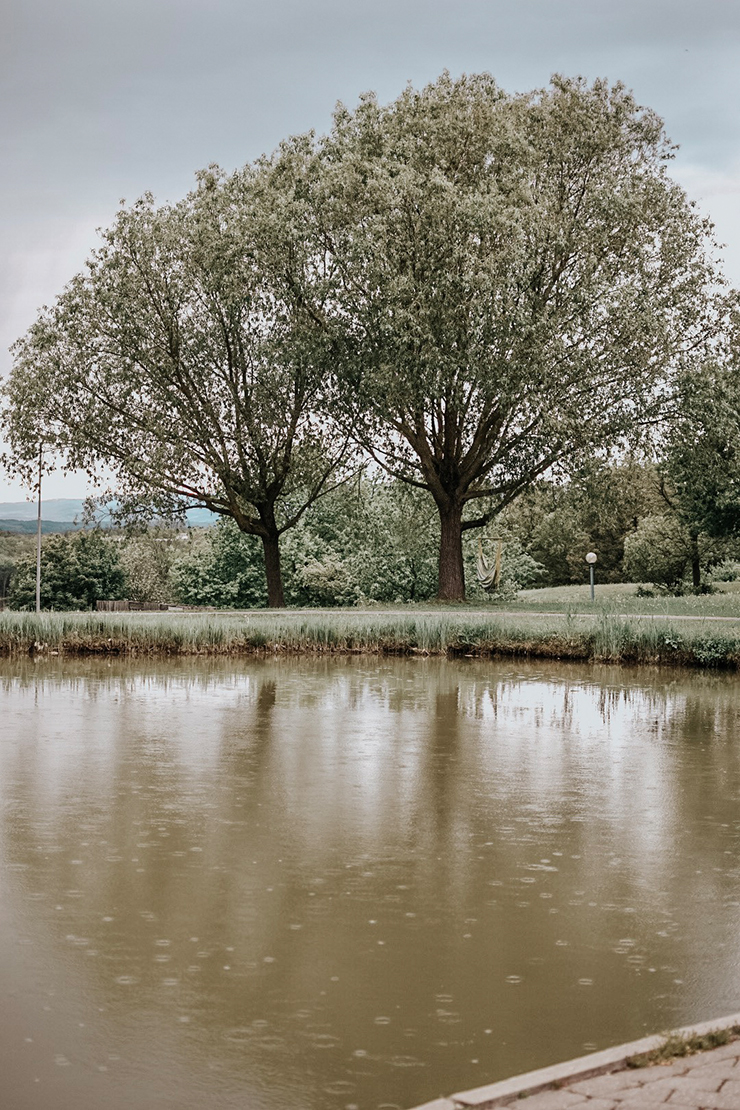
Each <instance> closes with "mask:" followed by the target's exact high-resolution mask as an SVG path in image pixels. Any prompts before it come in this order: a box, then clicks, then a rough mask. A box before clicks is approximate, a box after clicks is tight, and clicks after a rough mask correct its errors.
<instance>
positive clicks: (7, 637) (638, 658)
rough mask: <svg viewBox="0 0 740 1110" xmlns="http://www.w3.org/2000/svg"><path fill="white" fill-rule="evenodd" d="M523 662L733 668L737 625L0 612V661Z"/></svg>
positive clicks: (601, 616) (596, 618) (538, 616)
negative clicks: (379, 658) (273, 658)
mask: <svg viewBox="0 0 740 1110" xmlns="http://www.w3.org/2000/svg"><path fill="white" fill-rule="evenodd" d="M52 652H56V653H59V654H69V655H89V654H99V655H152V656H153V655H246V654H255V653H264V654H279V653H284V654H293V653H301V652H303V653H314V654H333V653H336V654H342V653H344V654H346V653H356V652H365V653H375V654H388V655H390V654H394V655H404V654H408V655H412V654H423V655H447V656H482V657H486V656H489V657H490V656H528V657H532V658H537V657H539V658H550V659H573V660H582V661H588V660H594V661H599V662H608V663H652V664H656V663H657V664H674V665H683V666H694V667H723V668H731V669H735V670H736V669H738V667H740V622H738V623H737V624H736V623H734V622H733V623H730V624H725V625H719V624H718V623H714V624H713V623H712V622H711V620H710V621H708V622H705V621H701V620H699V621H695V622H684V624H682V625H679V624H678V623H676V624H672V623H671V622H670V620H665V619H662V620H659V619H653V618H651V617H647V618H645V617H643V618H639V617H637V616H629V615H618V614H614V613H609V612H601V613H597V614H594V613H592V614H578V613H566V614H564V615H561V614H557V613H555V614H543V613H538V612H529V613H528V612H526V611H522V612H514V613H497V612H495V610H492V611H491V612H490V613H488V612H486V613H481V612H472V611H471V612H468V611H466V610H465V609H450V610H417V611H414V612H409V611H399V612H385V613H373V612H357V611H354V610H297V611H285V612H275V611H262V612H250V613H173V612H170V613H42V614H41V615H40V616H36V614H32V613H13V612H7V611H5V612H2V613H0V654H2V655H4V656H19V655H34V654H46V653H52Z"/></svg>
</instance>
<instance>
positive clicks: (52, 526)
mask: <svg viewBox="0 0 740 1110" xmlns="http://www.w3.org/2000/svg"><path fill="white" fill-rule="evenodd" d="M77 527H78V525H76V524H72V523H71V522H70V521H69V520H42V521H41V531H42V532H73V531H75V530H76V529H77ZM0 532H22V533H23V534H24V535H34V534H35V532H36V521H35V520H3V519H2V517H0Z"/></svg>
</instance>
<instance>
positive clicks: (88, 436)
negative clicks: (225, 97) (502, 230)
mask: <svg viewBox="0 0 740 1110" xmlns="http://www.w3.org/2000/svg"><path fill="white" fill-rule="evenodd" d="M285 172H286V171H285V168H283V174H285ZM266 173H267V166H264V167H262V168H260V167H247V168H246V169H245V170H243V171H241V172H240V173H239V174H235V175H232V176H231V177H229V178H227V177H225V176H224V175H220V174H219V173H217V172H216V171H213V170H212V171H207V172H205V173H203V174H201V175H200V179H199V187H198V189H197V190H196V191H195V192H194V193H193V194H191V195H190V196H189V197H187V198H186V199H185V200H184V201H182V202H181V203H179V204H177V205H174V206H164V207H160V208H156V207H155V205H154V203H153V200H152V198H151V197H149V196H146V197H144V198H143V199H142V200H140V201H139V202H138V203H136V204H135V205H133V207H131V208H128V209H126V208H123V209H122V210H121V211H120V212H119V214H118V217H117V219H116V221H115V223H114V224H113V226H112V227H111V228H110V229H109V230H107V231H106V232H104V233H103V243H102V246H101V247H100V248H99V249H98V250H96V251H95V252H94V254H93V256H92V258H91V260H90V262H89V263H88V267H87V270H86V272H84V273H82V274H80V275H78V276H77V277H75V278H74V279H73V280H72V281H71V282H70V283H69V285H68V286H67V288H66V289H65V290H64V292H63V293H62V294H61V296H60V297H59V298H58V300H57V301H56V303H55V305H54V306H53V308H51V309H47V310H45V311H43V312H42V314H41V315H40V317H39V319H38V321H37V323H36V324H35V325H34V326H33V327H32V328H31V329H30V331H29V332H28V334H27V335H26V336H25V337H24V338H23V339H22V340H20V341H19V342H18V343H17V344H16V347H15V367H14V371H13V373H12V375H11V378H10V381H9V385H8V391H7V392H8V409H7V426H8V432H9V438H10V442H11V444H12V449H13V452H14V456H15V463H16V466H17V467H19V468H22V467H23V465H24V464H25V466H26V469H28V470H29V472H30V469H31V467H32V465H33V457H34V452H37V451H38V442H39V436H40V435H42V436H43V439H44V441H45V442H46V443H47V444H49V445H53V446H55V447H56V448H57V449H58V450H60V451H61V452H62V454H63V456H64V459H65V463H66V465H68V466H70V467H84V468H87V469H88V470H90V471H94V470H95V468H96V466H98V465H99V464H100V463H104V464H106V465H108V466H110V467H112V468H113V471H114V473H115V477H116V481H117V488H116V495H117V497H118V499H119V501H120V502H121V503H122V505H123V506H124V507H125V505H126V503H127V501H131V500H133V501H138V502H141V501H142V500H143V501H145V502H146V503H147V504H148V505H150V506H152V507H154V508H156V509H157V510H159V511H160V512H164V513H173V512H176V511H177V510H178V509H182V507H183V506H184V505H186V504H200V505H204V506H206V507H207V508H208V509H211V510H212V511H213V512H216V513H219V514H221V515H224V516H229V517H232V518H233V519H234V520H235V521H236V523H237V524H238V526H239V528H240V529H241V530H242V531H244V532H247V533H250V534H252V535H256V536H259V537H260V539H261V540H262V542H263V546H264V551H265V568H266V574H267V586H268V594H269V597H270V603H271V604H272V605H281V604H282V603H283V593H282V582H281V577H280V553H279V546H278V540H279V536H280V535H281V534H282V533H283V532H285V530H286V529H288V528H290V527H292V526H293V525H294V524H295V523H296V522H297V521H298V520H299V519H300V517H301V515H302V513H303V512H304V511H305V509H306V507H307V506H308V505H310V504H311V503H312V501H313V500H315V498H316V497H318V496H319V495H320V494H321V493H322V492H323V491H324V490H325V488H326V486H327V483H328V481H329V479H330V476H331V475H332V473H333V472H334V470H335V469H336V467H337V465H338V464H339V463H340V462H341V460H342V459H343V457H344V455H345V453H346V436H342V435H341V434H339V433H337V432H336V430H335V428H334V426H333V424H332V413H331V408H332V374H331V367H330V364H329V362H328V355H329V352H330V348H331V329H330V328H329V327H326V326H322V327H320V328H319V327H318V326H317V325H316V321H315V320H314V319H313V318H312V317H311V315H310V313H309V312H308V311H306V310H305V308H304V304H305V303H306V302H307V298H304V295H303V290H304V287H305V286H306V285H307V284H308V283H310V287H311V303H312V304H316V303H320V301H321V297H322V276H321V274H320V273H319V272H318V271H317V269H316V268H315V266H314V263H315V258H314V253H313V252H312V251H311V250H310V238H309V236H308V230H307V229H308V228H309V226H310V225H309V221H308V220H307V218H306V216H305V213H304V212H303V206H302V204H301V202H300V199H299V198H298V197H297V195H296V194H295V193H293V194H292V195H291V196H288V195H287V194H286V191H285V190H278V189H272V190H269V189H266V188H265V181H264V179H265V175H266ZM307 243H308V244H309V245H307ZM34 443H35V444H36V446H34Z"/></svg>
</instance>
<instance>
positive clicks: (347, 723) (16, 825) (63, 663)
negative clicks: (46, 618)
mask: <svg viewBox="0 0 740 1110" xmlns="http://www.w3.org/2000/svg"><path fill="white" fill-rule="evenodd" d="M0 685H1V686H2V715H1V716H0V851H1V859H2V866H1V871H0V875H1V879H2V898H1V900H0V990H2V1007H0V1074H2V1076H3V1088H4V1098H5V1100H6V1101H5V1105H6V1106H8V1107H9V1110H11V1108H12V1110H41V1108H43V1110H50V1108H51V1107H53V1108H54V1110H98V1108H99V1107H101V1106H106V1107H108V1108H110V1110H153V1108H159V1107H172V1108H173V1110H174V1108H177V1110H202V1108H203V1107H208V1108H209V1110H222V1108H223V1110H232V1108H233V1110H237V1108H239V1110H245V1108H247V1110H346V1108H353V1110H354V1108H358V1110H377V1108H379V1107H383V1108H385V1110H388V1108H390V1107H408V1106H412V1105H414V1104H416V1103H420V1102H423V1101H424V1100H426V1099H431V1098H433V1097H435V1096H437V1095H438V1094H441V1093H449V1092H450V1091H454V1090H460V1089H462V1088H466V1087H471V1086H475V1085H478V1084H481V1083H484V1082H490V1081H493V1080H495V1079H497V1078H503V1077H505V1076H507V1075H512V1074H516V1073H518V1072H520V1071H524V1070H528V1069H530V1068H535V1067H539V1066H544V1065H546V1064H549V1063H554V1062H557V1061H559V1060H561V1059H566V1058H569V1057H572V1056H576V1055H579V1054H582V1053H584V1052H587V1051H589V1050H591V1049H594V1050H595V1049H598V1048H603V1047H606V1046H608V1045H611V1044H614V1043H619V1042H621V1041H624V1040H627V1039H631V1038H635V1037H639V1036H642V1035H643V1034H645V1033H651V1032H655V1031H658V1030H661V1029H666V1028H668V1027H670V1026H675V1025H678V1024H686V1023H689V1022H692V1021H700V1020H704V1019H707V1018H712V1017H715V1016H720V1015H722V1014H724V1013H729V1012H731V1011H736V1010H738V1009H740V947H739V946H738V940H737V938H738V929H739V928H740V882H739V880H740V856H739V852H740V804H739V801H740V698H738V696H737V691H738V684H737V679H736V678H735V677H732V676H723V675H711V674H706V673H704V674H698V673H690V672H682V671H657V670H656V671H649V670H628V669H616V668H614V669H612V668H599V667H595V666H590V667H580V666H573V665H567V664H562V665H559V664H550V663H547V664H534V663H532V664H525V663H512V662H509V661H493V662H482V661H479V660H461V661H445V660H439V659H428V660H423V659H412V660H408V659H391V660H388V659H386V660H383V659H377V658H370V657H365V658H361V657H360V658H344V659H334V660H314V659H305V658H303V659H300V658H299V659H277V660H272V659H267V660H258V659H254V660H246V661H245V660H226V661H223V660H222V661H219V662H214V661H199V660H185V661H182V660H181V661H175V662H151V661H149V662H140V663H135V662H134V663H131V662H129V663H126V662H124V661H112V662H106V661H104V660H102V661H101V660H99V659H95V660H80V661H74V660H63V659H61V658H49V659H39V660H37V661H35V662H34V661H32V660H25V661H23V662H19V663H10V662H7V661H6V662H4V663H3V664H2V665H1V668H0Z"/></svg>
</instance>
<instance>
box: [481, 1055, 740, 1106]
mask: <svg viewBox="0 0 740 1110" xmlns="http://www.w3.org/2000/svg"><path fill="white" fill-rule="evenodd" d="M501 1105H503V1106H508V1107H511V1108H512V1110H514V1108H516V1110H570V1108H571V1106H573V1107H576V1106H578V1107H582V1108H583V1110H658V1108H661V1110H669V1108H672V1107H676V1110H740V1040H737V1041H732V1042H731V1043H730V1044H726V1045H722V1046H721V1048H713V1049H710V1050H709V1051H707V1052H700V1053H697V1054H696V1055H695V1056H684V1057H682V1058H680V1059H678V1060H676V1061H675V1062H674V1063H671V1064H656V1065H653V1066H652V1067H647V1068H625V1069H624V1070H622V1071H615V1072H610V1073H609V1074H608V1075H599V1076H597V1077H596V1078H595V1079H582V1080H580V1081H578V1080H576V1081H574V1082H573V1083H570V1084H569V1083H565V1084H564V1085H563V1086H562V1087H560V1088H559V1089H558V1090H549V1091H540V1092H539V1093H538V1094H535V1095H530V1096H529V1097H527V1098H516V1099H514V1100H513V1101H512V1102H505V1103H502V1104H501Z"/></svg>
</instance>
